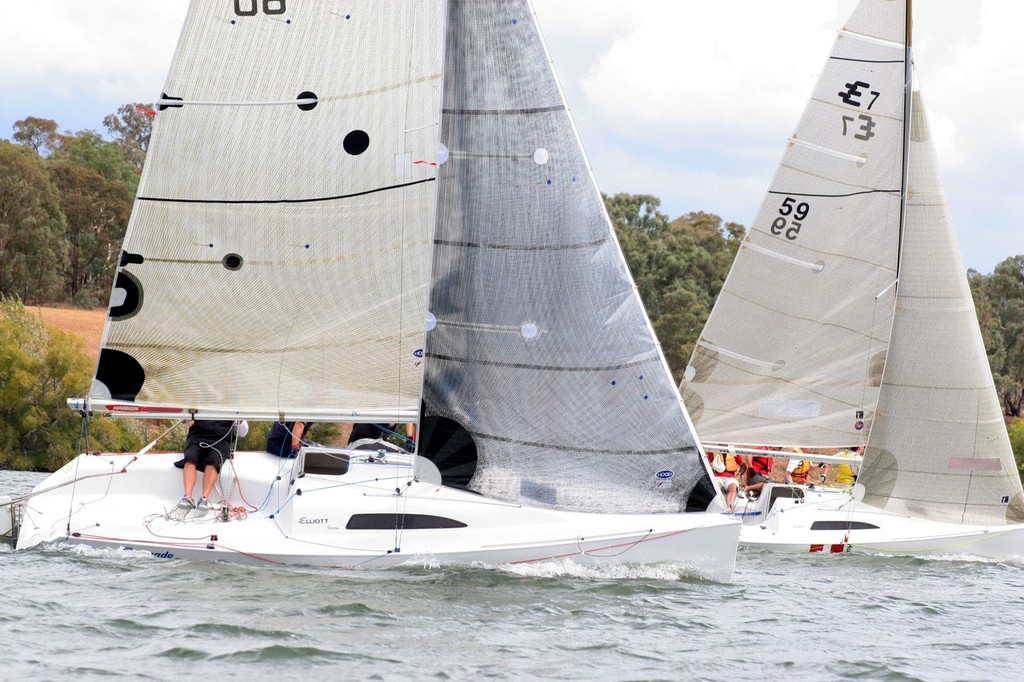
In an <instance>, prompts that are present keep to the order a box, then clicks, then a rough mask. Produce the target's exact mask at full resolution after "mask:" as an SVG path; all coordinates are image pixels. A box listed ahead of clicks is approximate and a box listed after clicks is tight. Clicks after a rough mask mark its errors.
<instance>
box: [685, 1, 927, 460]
mask: <svg viewBox="0 0 1024 682" xmlns="http://www.w3.org/2000/svg"><path fill="white" fill-rule="evenodd" d="M905 9H906V8H905V6H904V3H902V2H892V1H891V0H863V1H862V2H861V3H860V5H859V6H858V7H857V9H856V10H855V12H854V13H853V15H852V16H851V18H850V19H849V21H848V22H847V23H846V25H845V26H844V28H843V29H842V30H841V31H840V32H839V34H838V36H837V38H836V41H835V44H834V46H833V48H832V52H831V54H830V57H829V59H828V61H827V62H826V64H825V67H824V69H823V71H822V74H821V76H820V77H819V79H818V83H817V85H816V87H815V89H814V93H813V96H812V98H811V100H810V102H809V103H808V105H807V108H806V109H805V111H804V113H803V116H802V117H801V119H800V122H799V124H798V125H797V128H796V132H794V133H793V135H792V137H791V138H790V140H789V144H788V146H787V148H786V151H785V154H784V155H783V158H782V161H781V163H780V165H779V168H778V170H777V172H776V175H775V177H774V179H773V180H772V183H771V186H770V187H769V190H768V193H767V195H766V197H765V200H764V202H763V203H762V205H761V208H760V210H759V211H758V214H757V217H756V218H755V220H754V222H753V225H752V226H751V228H750V231H749V234H748V235H747V237H746V239H745V240H744V242H743V244H742V245H741V246H740V250H739V252H738V253H737V256H736V259H735V261H734V263H733V266H732V269H731V271H730V272H729V276H728V278H727V279H726V282H725V285H724V287H723V289H722V291H721V293H720V294H719V297H718V300H717V301H716V302H715V307H714V309H713V311H712V313H711V316H710V318H709V319H708V321H707V324H706V326H705V328H704V330H703V333H702V334H701V336H700V339H699V340H698V342H697V345H696V347H695V349H694V353H693V356H692V358H691V359H690V365H689V367H688V368H687V372H686V375H685V377H684V381H683V383H682V385H681V387H680V388H681V389H682V390H683V397H684V399H685V401H686V405H687V407H688V409H689V410H690V414H691V416H692V417H693V420H694V424H695V425H696V427H697V430H698V432H699V434H700V436H701V438H702V439H703V440H704V441H705V442H725V443H735V444H769V445H772V444H774V445H786V446H819V447H828V446H844V447H845V446H850V445H857V444H863V443H864V441H865V439H866V438H867V434H868V430H869V427H870V425H871V422H872V416H873V414H874V408H875V403H876V401H877V397H878V384H879V380H880V377H881V372H882V367H883V365H884V361H885V353H886V347H887V342H888V337H889V330H890V325H891V323H892V312H893V305H894V303H893V302H894V297H895V290H894V287H893V284H894V282H895V279H896V267H897V252H898V244H899V224H900V204H901V201H900V193H901V189H902V183H903V153H902V150H903V140H904V107H905V104H904V93H905V88H904V83H905V73H906V55H905V49H904V26H905V23H906V20H907V17H906V11H905Z"/></svg>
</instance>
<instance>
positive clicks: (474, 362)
mask: <svg viewBox="0 0 1024 682" xmlns="http://www.w3.org/2000/svg"><path fill="white" fill-rule="evenodd" d="M438 322H439V324H440V323H441V322H440V321H438ZM426 355H427V357H428V358H433V359H434V360H445V361H448V362H462V363H465V364H468V365H485V366H489V367H508V368H511V369H533V370H538V371H545V372H548V371H551V372H604V371H608V370H613V369H628V368H629V367H639V366H641V365H649V364H651V363H652V362H655V361H657V358H656V357H648V358H642V359H639V360H633V361H632V362H624V363H621V364H616V365H601V366H596V367H583V366H575V367H559V366H557V365H531V364H527V363H524V362H500V361H498V360H476V359H472V358H459V357H455V356H454V355H441V354H439V353H427V354H426Z"/></svg>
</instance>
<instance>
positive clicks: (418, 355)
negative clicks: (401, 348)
mask: <svg viewBox="0 0 1024 682" xmlns="http://www.w3.org/2000/svg"><path fill="white" fill-rule="evenodd" d="M412 356H413V357H414V358H422V357H423V349H422V348H417V349H416V350H414V351H413V352H412Z"/></svg>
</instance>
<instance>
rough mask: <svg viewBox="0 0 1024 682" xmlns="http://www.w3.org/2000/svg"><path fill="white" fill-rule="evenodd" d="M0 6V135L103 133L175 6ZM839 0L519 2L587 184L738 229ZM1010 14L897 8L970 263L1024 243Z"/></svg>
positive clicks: (1005, 0)
mask: <svg viewBox="0 0 1024 682" xmlns="http://www.w3.org/2000/svg"><path fill="white" fill-rule="evenodd" d="M203 1H205V2H214V1H218V0H203ZM219 1H226V0H219ZM304 1H309V0H304ZM331 1H337V2H339V3H341V4H346V2H348V4H353V3H355V2H356V1H357V0H331ZM894 1H895V0H894ZM0 4H2V5H3V8H4V19H3V21H2V22H0V137H5V138H9V137H10V135H11V134H12V133H13V129H12V126H13V124H14V122H15V121H17V120H20V119H23V118H25V117H27V116H37V117H41V118H50V119H54V120H56V121H57V123H58V125H59V126H60V129H61V130H71V131H73V132H76V131H79V130H83V129H93V130H97V131H101V132H102V131H103V127H102V121H103V117H104V116H106V115H107V114H110V113H113V112H114V111H116V110H117V108H118V107H119V106H120V105H122V104H125V103H129V102H151V101H153V100H154V99H156V97H158V96H159V94H160V91H161V89H162V85H163V82H164V78H165V76H166V72H167V67H168V65H169V64H170V60H171V56H172V54H173V52H174V48H175V45H176V43H177V40H178V33H179V31H180V28H181V24H182V20H183V18H184V15H185V9H186V6H187V2H186V0H30V1H27V2H14V1H13V0H0ZM855 4H856V1H855V0H771V1H768V0H714V2H707V0H631V1H630V2H627V3H623V2H620V1H617V0H534V7H535V9H536V12H537V16H538V19H539V22H540V25H541V27H542V30H543V33H544V37H545V40H546V41H547V44H548V49H549V51H550V53H551V56H552V59H553V61H554V64H555V68H556V70H557V72H558V75H559V79H560V81H561V83H562V87H563V89H564V90H565V93H566V97H567V99H568V101H569V106H570V109H571V110H572V112H573V116H574V119H575V121H576V125H577V127H578V129H579V133H580V137H581V139H582V140H583V145H584V147H585V149H586V151H587V154H588V157H589V158H590V161H591V164H592V166H593V168H594V174H595V176H596V177H597V181H598V184H599V185H600V187H601V189H602V191H604V192H606V193H608V194H616V193H619V192H629V193H635V194H653V195H654V196H657V197H658V198H660V199H661V202H662V204H661V210H662V211H663V212H665V213H666V214H668V215H669V216H670V217H675V216H678V215H682V214H684V213H688V212H690V211H699V210H703V211H708V212H712V213H716V214H718V215H720V216H721V217H723V218H724V219H726V220H728V221H734V222H738V223H742V224H744V225H749V224H750V222H751V221H752V220H753V218H754V215H755V214H756V212H757V208H758V206H759V205H760V203H761V200H762V199H763V197H764V193H765V190H766V189H767V187H768V184H769V182H770V180H771V177H772V175H773V174H774V172H775V167H776V165H777V164H778V161H779V159H780V158H781V156H782V152H783V149H784V147H785V144H786V140H787V139H788V137H789V135H790V134H791V133H792V131H793V129H794V128H795V127H796V123H797V120H798V119H799V117H800V113H801V111H802V110H803V108H804V105H805V104H806V101H807V99H808V97H809V96H810V93H811V90H812V88H813V87H814V83H815V79H816V77H817V75H818V74H819V72H820V70H821V67H822V65H823V64H824V63H825V60H826V58H827V56H828V52H829V49H830V47H831V44H832V41H833V39H834V37H835V31H836V29H838V28H839V27H840V26H841V25H842V23H843V21H844V20H845V18H846V17H847V16H848V15H849V13H850V11H851V10H852V9H853V7H854V6H855ZM1022 25H1024V2H1021V0H972V1H971V2H964V1H963V0H917V2H916V3H914V54H915V61H916V64H917V75H918V80H919V82H920V84H921V89H922V95H923V97H924V101H925V103H926V106H927V107H928V112H929V118H930V122H931V124H932V128H933V132H934V134H935V136H936V141H937V144H938V147H939V162H940V165H941V168H942V174H943V181H944V184H945V187H946V191H947V194H948V196H949V202H950V207H951V211H952V214H953V219H954V223H955V224H956V228H957V234H958V236H959V240H960V248H961V251H962V253H963V257H964V263H965V266H966V267H969V268H974V269H975V270H978V271H980V272H983V273H989V272H991V271H992V269H993V268H994V267H995V265H996V264H997V263H999V262H1000V261H1002V260H1003V259H1005V258H1007V257H1009V256H1013V255H1018V254H1024V192H1022V191H1021V184H1022V182H1024V58H1022V57H1021V56H1020V53H1019V49H1018V47H1017V46H1018V44H1019V41H1020V37H1019V28H1020V26H1022Z"/></svg>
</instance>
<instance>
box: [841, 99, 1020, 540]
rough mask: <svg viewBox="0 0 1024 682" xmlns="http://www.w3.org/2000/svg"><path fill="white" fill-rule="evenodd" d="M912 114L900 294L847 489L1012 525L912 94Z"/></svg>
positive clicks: (942, 515)
mask: <svg viewBox="0 0 1024 682" xmlns="http://www.w3.org/2000/svg"><path fill="white" fill-rule="evenodd" d="M912 117H913V118H912V122H911V138H910V164H909V183H908V185H909V186H908V192H907V208H906V221H905V225H904V247H903V258H902V260H901V266H900V282H899V295H898V297H897V301H896V315H895V320H894V322H893V329H892V339H891V342H890V344H889V355H888V358H887V360H886V364H885V373H884V374H883V376H882V387H881V394H880V397H879V402H878V412H877V417H876V420H875V425H874V428H873V429H872V431H871V436H870V438H869V439H868V447H867V449H866V450H865V454H864V465H863V467H862V469H861V475H860V477H859V479H858V481H859V482H860V483H862V484H863V485H864V487H865V489H866V492H865V495H864V501H865V502H867V503H869V504H872V505H875V506H878V507H882V508H884V509H888V510H890V511H893V512H897V513H901V514H908V515H911V516H915V517H919V518H926V519H931V520H934V521H944V522H949V523H973V524H1001V523H1021V522H1024V493H1022V491H1021V483H1020V477H1019V476H1018V474H1017V466H1016V463H1015V462H1014V459H1013V451H1012V450H1011V448H1010V441H1009V437H1008V436H1007V432H1006V424H1005V423H1004V421H1003V413H1002V409H1001V405H1000V403H999V398H998V396H997V395H996V390H995V385H994V383H993V381H992V371H991V369H990V368H989V364H988V356H987V355H986V353H985V345H984V343H983V341H982V338H981V330H980V329H979V327H978V319H977V314H976V312H975V309H974V300H973V298H972V297H971V290H970V286H969V285H968V283H967V277H966V276H965V274H964V266H963V262H962V261H961V259H960V251H959V248H958V247H957V242H956V233H955V231H954V229H953V221H952V219H951V218H950V214H949V206H948V205H947V203H946V195H945V192H944V191H943V188H942V181H941V178H940V176H939V167H938V163H937V160H936V152H935V143H934V141H933V139H932V136H931V132H930V130H929V129H928V123H927V119H926V116H925V112H924V107H923V105H922V103H921V97H920V93H918V92H915V93H914V100H913V106H912Z"/></svg>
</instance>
